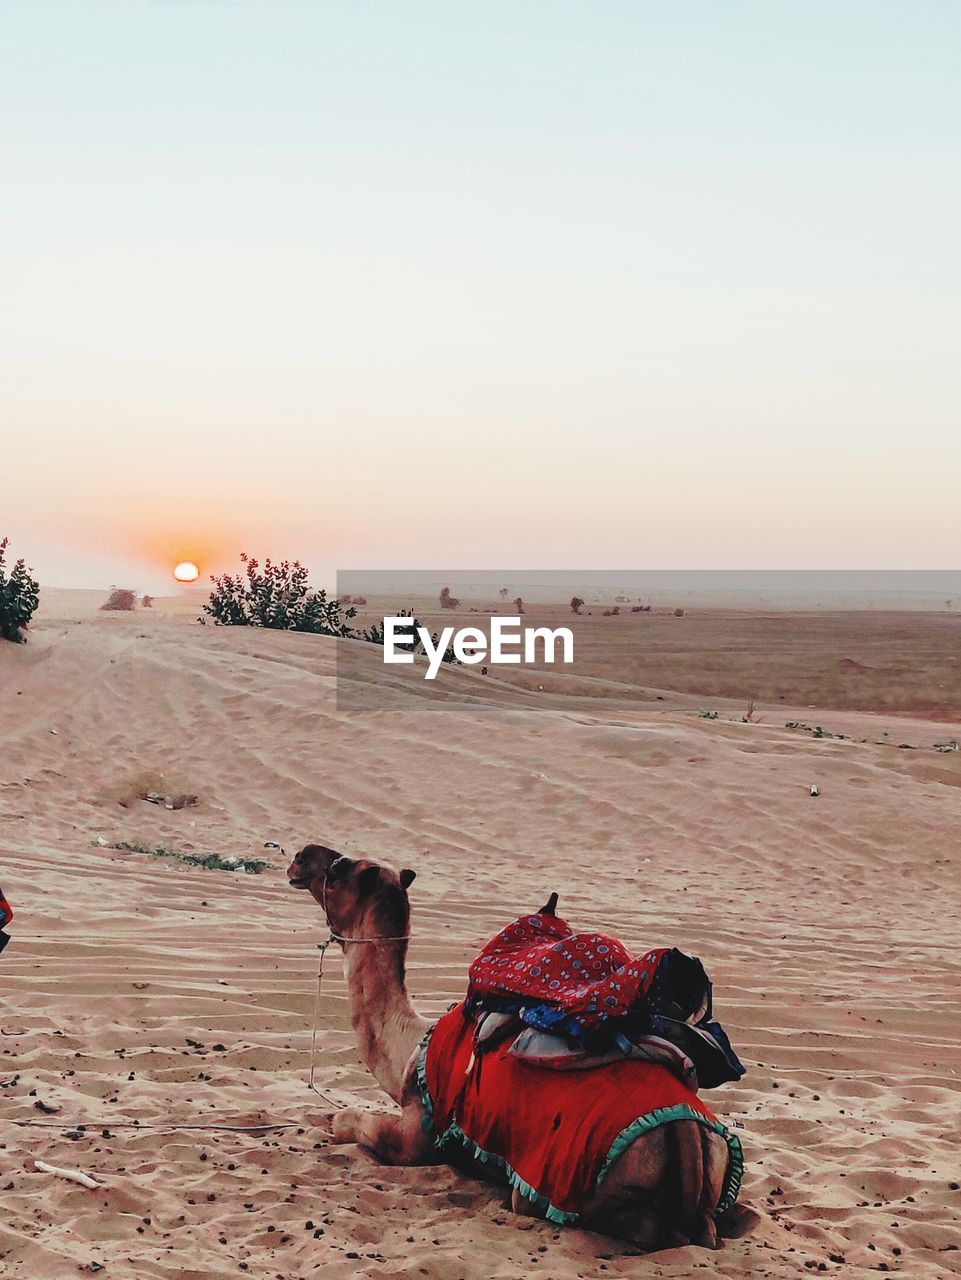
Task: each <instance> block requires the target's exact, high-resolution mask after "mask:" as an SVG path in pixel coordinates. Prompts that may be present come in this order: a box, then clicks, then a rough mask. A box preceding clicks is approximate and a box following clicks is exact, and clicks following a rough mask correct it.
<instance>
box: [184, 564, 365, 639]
mask: <svg viewBox="0 0 961 1280" xmlns="http://www.w3.org/2000/svg"><path fill="white" fill-rule="evenodd" d="M240 558H241V560H242V561H243V563H244V571H243V572H242V573H238V574H236V575H233V574H229V573H225V574H222V575H221V576H220V577H219V578H214V577H212V578H211V579H210V581H211V582H212V583H213V584H214V589H213V591H212V592H211V593H210V600H209V601H208V603H207V604H205V605H204V613H206V614H209V615H210V617H211V618H213V620H214V624H215V625H216V626H218V627H269V628H271V629H273V630H276V631H306V632H308V633H309V634H311V635H317V636H351V635H353V632H352V630H351V628H350V625H349V621H348V620H349V619H350V618H353V617H354V616H355V615H356V612H357V611H356V609H344V607H343V605H342V604H341V602H340V601H339V600H337V599H335V598H334V597H332V596H328V595H327V592H326V591H323V590H321V591H315V590H314V589H313V588H312V587H311V586H309V584H308V582H307V578H308V571H307V569H306V568H305V567H304V566H303V565H302V564H301V563H300V561H299V560H295V561H294V562H293V563H291V562H290V561H289V560H282V561H281V562H280V564H274V563H273V562H272V561H271V560H269V559H268V560H265V561H264V567H263V569H261V567H260V563H259V561H257V560H255V559H254V558H253V557H252V556H248V555H246V554H244V555H242V556H241V557H240Z"/></svg>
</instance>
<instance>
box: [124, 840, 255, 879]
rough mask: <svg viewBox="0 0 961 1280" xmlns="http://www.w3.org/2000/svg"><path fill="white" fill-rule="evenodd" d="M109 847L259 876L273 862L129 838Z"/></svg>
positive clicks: (207, 869)
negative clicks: (189, 850)
mask: <svg viewBox="0 0 961 1280" xmlns="http://www.w3.org/2000/svg"><path fill="white" fill-rule="evenodd" d="M105 847H106V848H107V849H120V850H121V851H122V852H124V853H145V854H147V855H148V856H149V857H151V858H173V860H174V861H175V862H184V863H186V864H187V865H188V866H190V867H203V868H204V870H205V871H244V872H246V873H247V875H251V876H259V875H260V873H261V872H262V871H263V870H264V868H265V867H271V866H273V863H271V862H267V861H265V860H264V859H263V858H243V859H241V858H233V857H230V858H222V857H221V856H220V854H219V853H178V852H177V850H176V849H165V848H164V847H163V845H160V846H159V847H158V848H156V849H152V848H151V847H150V845H146V844H131V843H130V842H129V841H127V840H118V841H116V842H115V843H114V844H108V845H106V846H105Z"/></svg>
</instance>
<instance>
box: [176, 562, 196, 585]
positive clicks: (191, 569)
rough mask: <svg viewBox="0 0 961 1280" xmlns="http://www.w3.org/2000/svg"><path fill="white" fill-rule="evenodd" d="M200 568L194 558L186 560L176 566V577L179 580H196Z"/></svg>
mask: <svg viewBox="0 0 961 1280" xmlns="http://www.w3.org/2000/svg"><path fill="white" fill-rule="evenodd" d="M199 575H200V570H199V569H198V568H197V566H196V565H195V564H194V562H193V561H192V560H184V561H182V562H181V563H180V564H178V565H177V566H176V567H175V568H174V577H175V578H176V579H177V581H178V582H196V581H197V578H198V577H199Z"/></svg>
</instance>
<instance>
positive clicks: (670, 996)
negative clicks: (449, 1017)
mask: <svg viewBox="0 0 961 1280" xmlns="http://www.w3.org/2000/svg"><path fill="white" fill-rule="evenodd" d="M556 902H557V896H556V894H555V895H553V896H552V898H551V900H550V902H548V904H547V906H546V907H544V908H543V909H542V910H541V911H539V912H537V913H535V914H534V915H530V916H521V917H519V918H518V919H517V920H515V921H513V922H512V923H511V924H509V925H508V926H507V928H506V929H502V930H501V932H500V933H498V934H496V935H495V936H494V937H493V938H491V940H490V941H489V942H488V943H487V945H486V946H485V947H484V948H483V950H482V951H481V952H480V954H479V955H478V956H477V958H476V959H475V960H474V962H473V964H472V965H471V967H470V973H469V986H468V993H467V999H466V1000H465V1002H464V1012H465V1014H466V1016H467V1017H468V1018H470V1019H471V1020H472V1022H473V1028H474V1045H475V1052H476V1053H477V1054H483V1053H485V1052H489V1051H490V1050H491V1049H492V1048H494V1047H495V1046H500V1047H503V1046H505V1044H506V1043H507V1042H508V1041H510V1047H509V1049H508V1052H509V1053H510V1054H511V1055H512V1056H513V1057H517V1058H520V1059H523V1060H524V1061H526V1062H528V1063H530V1064H532V1065H536V1066H541V1067H546V1068H549V1069H554V1070H562V1071H569V1070H584V1069H587V1068H592V1067H597V1066H604V1065H607V1064H610V1063H614V1062H622V1061H624V1060H625V1059H639V1060H641V1061H646V1062H656V1063H660V1064H661V1065H662V1066H665V1067H667V1068H668V1070H670V1071H671V1072H673V1074H674V1075H675V1076H676V1077H677V1078H678V1079H679V1080H680V1081H682V1082H683V1083H684V1084H685V1085H686V1086H687V1087H689V1088H691V1089H693V1090H694V1091H696V1090H697V1089H698V1088H699V1087H703V1088H714V1087H716V1086H717V1085H720V1084H723V1083H724V1082H725V1081H728V1080H739V1079H740V1078H741V1076H743V1075H744V1067H743V1065H742V1064H741V1062H740V1061H739V1059H738V1057H737V1055H736V1053H735V1052H734V1049H733V1048H732V1046H731V1042H730V1040H729V1039H728V1036H727V1034H726V1032H725V1031H724V1028H723V1027H722V1026H721V1024H720V1023H719V1022H717V1021H716V1020H715V1019H714V1017H713V988H712V984H711V981H710V979H709V977H708V975H707V973H706V972H705V970H704V966H703V965H702V964H701V962H700V960H699V959H698V958H697V957H696V956H690V955H687V954H686V953H685V952H683V951H680V950H678V949H677V948H676V947H657V948H654V949H652V950H650V951H646V952H643V953H641V954H640V955H636V956H633V955H631V954H630V953H629V952H628V950H627V949H626V947H624V945H623V944H622V943H621V942H619V941H618V940H617V939H616V938H612V937H608V936H607V935H606V934H601V933H576V932H574V931H573V930H572V929H571V927H570V926H569V925H568V923H567V921H566V920H563V919H562V918H561V917H560V916H558V915H556V914H555V913H554V907H555V906H556Z"/></svg>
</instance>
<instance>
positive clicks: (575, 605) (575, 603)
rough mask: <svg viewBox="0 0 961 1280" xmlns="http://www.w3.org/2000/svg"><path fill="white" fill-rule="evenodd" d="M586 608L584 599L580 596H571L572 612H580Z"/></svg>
mask: <svg viewBox="0 0 961 1280" xmlns="http://www.w3.org/2000/svg"><path fill="white" fill-rule="evenodd" d="M583 608H584V601H583V600H582V599H581V598H580V596H571V613H580V611H581V610H582V609H583Z"/></svg>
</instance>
